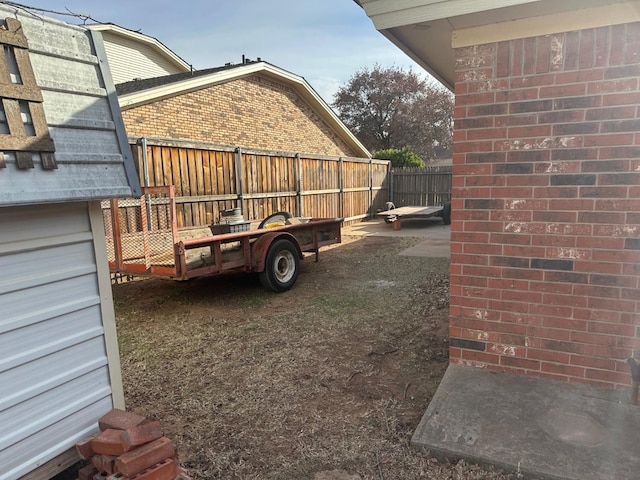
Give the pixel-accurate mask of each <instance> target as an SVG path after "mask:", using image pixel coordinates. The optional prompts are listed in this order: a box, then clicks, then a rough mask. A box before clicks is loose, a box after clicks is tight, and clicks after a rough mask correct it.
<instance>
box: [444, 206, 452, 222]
mask: <svg viewBox="0 0 640 480" xmlns="http://www.w3.org/2000/svg"><path fill="white" fill-rule="evenodd" d="M442 221H443V222H444V224H445V225H451V204H450V203H445V204H444V206H443V207H442Z"/></svg>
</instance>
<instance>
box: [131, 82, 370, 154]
mask: <svg viewBox="0 0 640 480" xmlns="http://www.w3.org/2000/svg"><path fill="white" fill-rule="evenodd" d="M122 117H123V119H124V122H125V126H126V129H127V133H128V135H129V136H133V137H160V138H177V139H182V140H191V141H200V142H209V143H221V144H227V145H237V146H240V147H245V148H257V149H266V150H280V151H292V152H300V153H309V154H320V155H335V156H359V155H357V154H356V152H354V151H353V150H352V149H351V148H350V147H349V146H348V145H347V144H346V143H345V142H344V141H343V140H342V139H341V138H340V136H339V135H338V134H337V133H336V132H335V131H333V130H332V129H331V128H330V127H329V126H328V125H327V124H326V123H325V122H324V120H323V119H322V117H321V116H320V115H319V114H318V112H316V111H315V110H314V109H313V108H312V107H311V106H310V105H309V104H308V103H307V102H306V101H304V99H303V98H302V97H300V96H299V95H298V94H297V93H296V92H295V91H294V89H293V88H291V87H290V86H288V85H286V84H285V83H279V82H276V81H274V80H272V79H269V78H267V77H264V76H261V75H253V76H250V77H246V78H241V79H237V80H232V81H229V82H227V83H224V84H221V85H215V86H211V87H206V88H203V89H200V90H196V91H193V92H189V93H184V94H180V95H176V96H174V97H170V98H165V99H162V100H159V101H157V102H154V103H150V104H146V105H141V106H138V107H134V108H130V109H127V108H125V109H123V111H122Z"/></svg>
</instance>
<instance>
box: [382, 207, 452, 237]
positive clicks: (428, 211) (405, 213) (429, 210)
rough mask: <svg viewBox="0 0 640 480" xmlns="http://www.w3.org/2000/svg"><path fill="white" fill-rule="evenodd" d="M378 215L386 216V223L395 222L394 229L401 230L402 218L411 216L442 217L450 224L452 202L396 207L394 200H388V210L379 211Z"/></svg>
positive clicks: (420, 217)
mask: <svg viewBox="0 0 640 480" xmlns="http://www.w3.org/2000/svg"><path fill="white" fill-rule="evenodd" d="M378 216H379V217H382V218H384V221H385V223H390V224H393V229H394V230H400V229H401V221H402V219H409V218H412V219H424V218H431V217H441V218H442V222H443V223H444V224H445V225H450V224H451V204H450V203H445V204H444V205H441V206H421V207H411V206H408V207H396V206H395V205H394V204H393V203H392V202H387V210H385V211H383V212H378Z"/></svg>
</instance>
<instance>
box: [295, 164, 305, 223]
mask: <svg viewBox="0 0 640 480" xmlns="http://www.w3.org/2000/svg"><path fill="white" fill-rule="evenodd" d="M296 169H297V172H296V173H297V175H296V176H297V178H296V210H297V214H298V216H299V217H304V198H303V197H302V190H303V183H302V160H301V159H300V154H299V153H296Z"/></svg>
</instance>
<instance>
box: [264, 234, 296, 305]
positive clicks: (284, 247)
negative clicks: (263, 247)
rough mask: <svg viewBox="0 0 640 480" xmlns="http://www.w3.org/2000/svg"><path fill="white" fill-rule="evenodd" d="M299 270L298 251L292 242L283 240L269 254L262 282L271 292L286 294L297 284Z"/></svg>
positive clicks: (270, 249)
mask: <svg viewBox="0 0 640 480" xmlns="http://www.w3.org/2000/svg"><path fill="white" fill-rule="evenodd" d="M299 269H300V259H299V258H298V249H297V248H296V247H295V245H294V244H293V243H291V241H290V240H287V239H286V238H281V239H280V240H276V241H275V242H274V243H273V245H271V247H270V248H269V251H268V252H267V260H266V262H265V265H264V270H263V271H262V272H260V282H261V283H262V285H263V286H264V287H265V288H267V289H269V290H272V291H274V292H277V293H280V292H285V291H287V290H289V289H290V288H291V287H292V286H293V284H294V283H296V280H297V279H298V271H299Z"/></svg>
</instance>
